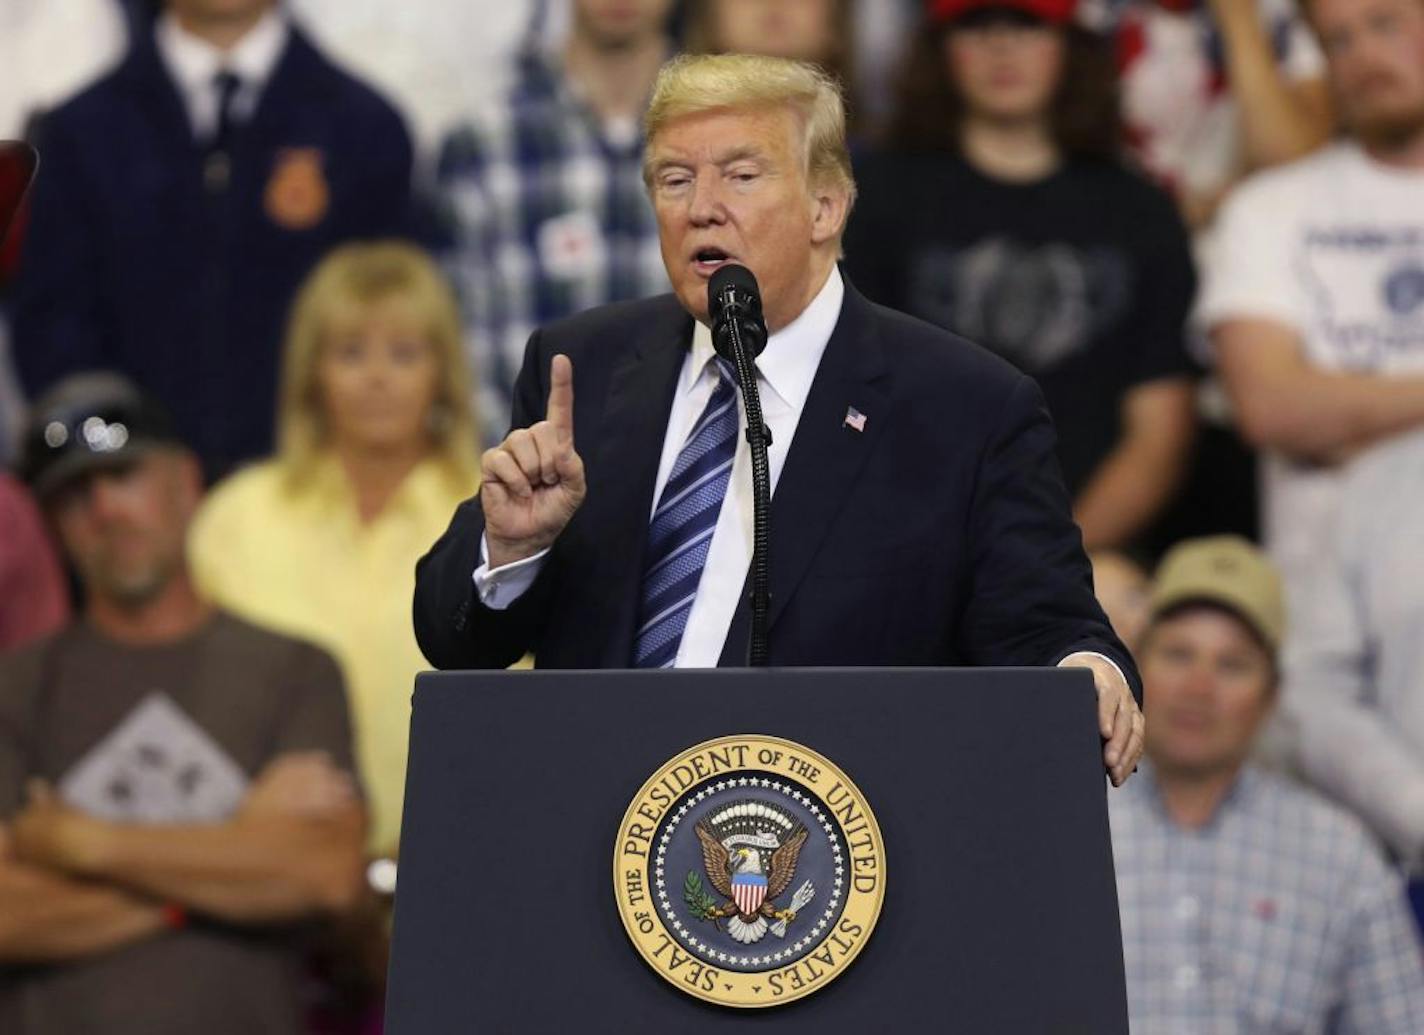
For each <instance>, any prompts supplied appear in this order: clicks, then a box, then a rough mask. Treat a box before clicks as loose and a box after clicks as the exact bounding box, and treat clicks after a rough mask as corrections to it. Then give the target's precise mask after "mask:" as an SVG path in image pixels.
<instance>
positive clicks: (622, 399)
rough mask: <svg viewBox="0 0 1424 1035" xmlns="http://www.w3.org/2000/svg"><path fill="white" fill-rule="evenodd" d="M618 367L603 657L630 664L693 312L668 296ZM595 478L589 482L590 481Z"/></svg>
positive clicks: (600, 488)
mask: <svg viewBox="0 0 1424 1035" xmlns="http://www.w3.org/2000/svg"><path fill="white" fill-rule="evenodd" d="M666 303H667V304H666V308H665V309H663V310H662V311H660V312H658V313H657V314H656V315H655V316H654V317H653V318H652V319H650V320H649V321H648V323H647V325H646V326H645V328H644V329H643V330H642V331H641V332H640V333H639V334H638V336H637V339H636V340H635V341H634V343H633V347H632V348H631V349H629V350H628V351H627V352H626V353H625V355H624V357H623V359H622V360H621V361H620V362H619V364H618V365H617V367H616V368H615V369H614V371H613V375H612V378H611V379H610V381H609V388H608V407H607V409H606V410H605V411H604V418H603V425H602V427H601V428H600V429H599V436H598V449H597V457H598V459H597V470H598V482H597V486H596V488H594V489H593V490H592V491H591V492H590V497H592V496H593V493H595V492H596V493H597V498H598V504H597V506H598V515H599V517H598V521H597V523H596V527H595V529H594V534H595V535H596V536H597V537H598V542H599V550H600V552H601V553H602V557H601V562H600V565H599V569H600V572H601V576H600V583H599V584H600V585H602V586H605V587H607V597H606V599H607V600H608V601H609V607H610V609H611V612H612V613H611V619H610V627H609V629H608V635H607V636H606V637H605V638H604V641H603V642H604V643H605V645H606V646H605V654H604V658H603V663H604V665H605V667H609V668H625V667H627V665H628V663H629V659H630V657H631V656H632V651H633V623H634V622H635V621H636V620H637V609H638V591H639V587H640V585H641V581H642V571H643V563H642V561H643V550H644V548H645V546H646V544H647V538H648V514H649V512H650V511H651V509H652V506H653V487H654V482H656V480H657V476H658V461H659V460H660V459H661V457H662V449H663V440H664V438H665V437H666V435H667V422H668V414H669V412H671V410H672V399H673V392H674V391H675V389H676V385H677V377H678V374H679V373H680V372H681V371H682V363H683V358H684V357H685V356H686V354H687V348H688V344H689V343H690V342H691V340H692V317H690V316H689V315H687V313H686V312H685V311H684V310H683V309H682V307H681V306H680V305H679V304H678V303H677V300H676V299H675V298H674V297H673V296H671V295H669V296H667V299H666ZM593 484H594V483H593V482H592V481H590V485H593Z"/></svg>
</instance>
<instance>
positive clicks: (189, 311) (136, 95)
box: [13, 0, 412, 477]
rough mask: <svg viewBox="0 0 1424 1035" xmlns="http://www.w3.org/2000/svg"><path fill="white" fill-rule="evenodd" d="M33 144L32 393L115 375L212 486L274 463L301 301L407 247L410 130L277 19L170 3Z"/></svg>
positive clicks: (42, 127) (251, 9)
mask: <svg viewBox="0 0 1424 1035" xmlns="http://www.w3.org/2000/svg"><path fill="white" fill-rule="evenodd" d="M37 141H38V146H39V150H40V152H41V163H42V166H41V167H42V172H41V173H40V175H39V178H38V179H37V180H36V183H35V189H34V194H33V210H32V214H31V222H30V225H29V232H28V235H27V237H26V240H25V246H24V249H23V251H22V254H21V257H20V266H19V270H18V274H17V279H16V282H15V301H14V326H13V330H14V336H13V337H14V343H15V359H16V364H17V366H18V368H19V373H20V376H21V380H22V382H23V384H24V387H25V389H26V391H27V392H28V393H29V394H30V395H31V396H32V397H33V396H35V395H38V394H39V393H41V392H43V391H44V390H45V389H47V388H48V387H49V386H51V385H52V384H54V383H55V382H56V381H58V380H60V379H61V378H63V377H65V376H66V375H68V374H71V373H74V372H76V371H81V370H88V369H94V368H108V369H116V370H119V371H122V372H123V373H124V374H126V375H128V376H129V377H131V378H132V379H133V380H135V381H137V382H139V383H140V384H142V385H143V386H144V387H145V388H146V389H147V390H149V391H151V392H153V393H154V394H155V395H157V396H158V397H159V398H160V399H161V400H162V401H163V402H164V404H165V405H166V406H167V407H168V408H169V410H170V411H171V412H172V413H173V415H174V419H175V421H176V422H177V424H178V426H179V428H180V430H181V431H182V432H183V434H184V437H185V438H186V439H187V440H188V441H189V442H190V443H192V444H193V446H194V448H195V449H196V450H197V452H198V453H199V455H200V456H201V457H202V459H203V462H204V466H205V467H206V468H207V473H208V475H209V476H210V477H212V476H216V475H219V474H221V473H223V472H224V471H225V470H227V469H229V468H231V467H232V466H234V465H236V464H237V463H239V462H241V461H243V460H246V459H249V458H252V457H256V456H261V455H263V454H265V453H266V452H268V451H269V450H270V449H271V446H272V428H273V427H274V424H275V422H274V416H273V415H274V410H275V400H276V393H277V357H278V356H279V354H280V352H281V339H282V334H283V330H284V326H285V322H286V313H287V307H288V304H289V303H290V301H291V298H292V295H293V293H294V292H295V290H296V288H297V286H298V285H299V284H300V282H301V280H302V278H303V277H304V276H306V274H307V272H308V271H309V270H310V269H311V267H312V266H313V265H314V264H315V263H316V261H317V260H318V259H320V258H321V256H322V255H324V254H325V253H326V252H327V251H328V250H329V249H331V248H332V247H333V246H335V245H337V244H340V243H342V242H344V241H347V240H350V239H352V238H362V237H374V236H385V235H390V234H399V233H402V232H403V231H404V230H405V228H406V225H407V216H408V209H409V203H410V175H411V161H412V159H411V145H410V140H409V137H408V135H407V133H406V130H405V127H404V125H403V124H402V122H401V120H400V117H399V116H398V115H397V114H396V112H395V110H394V109H392V108H391V107H390V105H388V104H387V103H386V102H385V101H384V100H382V99H381V98H380V97H378V96H377V95H376V94H375V93H374V92H373V91H372V90H370V89H369V88H368V87H366V86H365V85H363V84H361V83H359V82H357V81H356V80H355V79H353V78H351V77H350V76H348V75H347V74H346V73H344V72H342V71H340V70H339V69H337V68H336V67H334V66H333V65H332V64H330V63H329V62H328V61H327V60H326V59H325V58H324V57H323V56H322V55H321V54H320V53H318V52H317V50H316V49H315V48H314V47H313V46H312V45H311V43H310V42H308V40H307V38H306V36H305V35H304V34H303V33H302V32H301V30H300V29H299V28H298V27H297V26H296V25H294V24H293V23H292V22H291V21H290V20H289V19H288V17H287V15H286V14H285V13H284V11H283V10H282V8H281V7H280V6H279V5H278V4H277V2H276V0H164V3H163V11H162V13H161V14H160V16H159V17H158V19H157V21H156V23H154V24H153V25H151V26H147V27H145V28H144V30H142V31H141V32H140V33H138V34H137V35H136V37H135V41H134V44H133V46H132V48H131V50H130V52H129V54H128V56H127V57H126V59H125V60H124V61H123V63H122V64H121V65H119V67H118V68H117V69H115V70H114V71H113V72H112V73H111V74H109V75H108V76H106V77H104V78H103V79H101V80H99V81H98V82H97V83H95V84H94V85H93V86H91V87H90V88H88V89H86V90H84V91H83V92H81V93H80V94H79V95H78V96H77V97H75V98H73V99H72V100H70V101H68V102H67V103H65V104H63V105H61V106H60V107H59V108H57V109H55V111H53V112H52V113H50V114H49V115H47V116H45V117H43V118H42V119H41V121H40V124H39V129H38V136H37Z"/></svg>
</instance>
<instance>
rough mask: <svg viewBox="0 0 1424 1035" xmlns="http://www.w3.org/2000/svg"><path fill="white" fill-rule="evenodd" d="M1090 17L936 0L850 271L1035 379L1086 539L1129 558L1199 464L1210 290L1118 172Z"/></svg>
mask: <svg viewBox="0 0 1424 1035" xmlns="http://www.w3.org/2000/svg"><path fill="white" fill-rule="evenodd" d="M1074 8H1075V0H929V2H928V3H927V4H926V16H925V23H924V25H923V26H922V27H921V29H920V31H919V32H918V34H917V37H916V39H915V42H914V44H913V46H912V51H911V54H910V58H909V61H908V64H907V67H906V71H905V78H904V82H903V86H902V92H901V98H900V104H899V110H898V112H897V114H896V116H895V119H894V121H893V124H892V128H891V140H890V147H889V148H888V149H887V150H885V151H883V152H881V153H879V154H877V155H873V156H871V157H870V158H869V159H867V160H866V161H865V162H864V163H862V167H861V168H860V169H859V170H857V179H858V181H859V183H860V188H861V190H860V199H861V200H860V201H859V202H858V203H857V210H856V212H855V213H854V215H853V216H852V218H851V223H850V228H849V231H848V233H847V236H846V262H847V267H848V270H849V272H850V274H851V278H852V279H853V280H854V282H855V283H856V284H857V286H859V287H860V288H861V289H862V290H864V291H866V293H867V294H869V295H870V296H871V297H872V298H873V299H875V300H876V301H878V302H882V303H884V304H886V305H889V306H892V307H894V308H896V309H903V310H905V311H906V312H909V313H912V314H913V315H916V316H919V317H921V318H923V319H926V320H929V321H930V322H932V323H936V324H939V325H941V326H943V327H946V328H948V329H950V330H952V331H955V332H957V333H960V334H963V335H964V336H965V337H967V338H970V339H971V340H973V341H976V342H978V343H979V344H981V345H983V346H985V347H987V348H989V349H991V350H993V351H995V352H997V353H999V354H1000V355H1001V356H1003V357H1004V358H1005V359H1007V360H1009V361H1010V362H1012V363H1014V364H1015V365H1017V366H1018V367H1019V368H1020V369H1022V370H1023V371H1024V372H1026V373H1028V374H1030V375H1032V376H1033V377H1035V378H1036V379H1037V380H1038V381H1039V384H1040V386H1041V387H1042V388H1043V391H1044V395H1045V397H1046V399H1047V401H1048V406H1049V409H1050V411H1051V412H1052V414H1053V417H1054V420H1055V422H1056V424H1057V426H1058V431H1059V439H1060V449H1059V455H1060V459H1061V461H1062V464H1063V470H1064V477H1065V481H1066V482H1067V484H1068V489H1069V491H1070V492H1071V493H1072V495H1073V498H1074V512H1075V516H1076V517H1077V519H1078V523H1079V524H1080V525H1081V527H1082V529H1083V535H1084V540H1085V542H1086V544H1087V545H1088V546H1089V548H1102V547H1118V546H1124V545H1128V544H1130V543H1131V542H1132V541H1133V540H1134V538H1135V537H1136V536H1137V535H1139V534H1140V533H1141V532H1142V531H1143V530H1144V528H1145V527H1146V526H1147V525H1148V524H1149V523H1150V522H1151V521H1152V519H1153V518H1154V517H1155V516H1156V515H1157V514H1158V513H1159V512H1160V511H1161V509H1162V508H1163V506H1164V505H1165V504H1166V503H1167V502H1168V500H1169V499H1170V497H1171V495H1172V493H1173V491H1174V489H1175V487H1176V485H1177V483H1178V480H1179V479H1180V477H1181V473H1182V470H1183V467H1184V466H1185V463H1186V459H1187V454H1188V450H1189V446H1190V440H1191V435H1192V427H1193V417H1192V395H1191V392H1192V387H1191V380H1190V373H1189V371H1190V366H1189V361H1188V359H1187V356H1186V352H1185V349H1184V344H1183V338H1184V332H1183V327H1184V324H1185V321H1186V316H1187V312H1188V309H1189V306H1190V304H1191V299H1192V294H1193V290H1194V276H1193V271H1192V264H1191V257H1190V253H1189V248H1188V243H1187V235H1186V232H1185V230H1184V228H1183V227H1182V224H1181V221H1180V219H1179V217H1178V215H1177V213H1176V210H1175V208H1174V207H1173V205H1172V202H1171V200H1170V199H1169V198H1168V197H1167V196H1166V195H1165V194H1163V193H1162V192H1161V191H1159V190H1158V189H1157V188H1155V187H1153V186H1151V185H1150V184H1148V183H1147V182H1146V181H1145V180H1144V179H1142V178H1141V177H1139V176H1137V175H1136V174H1135V173H1133V172H1131V171H1129V170H1128V169H1127V168H1126V167H1125V166H1124V165H1123V163H1122V162H1121V161H1120V159H1119V157H1118V154H1119V150H1118V149H1119V136H1120V132H1119V118H1118V112H1117V98H1116V84H1115V78H1114V71H1113V57H1112V53H1111V50H1110V48H1109V46H1108V44H1107V43H1106V42H1105V41H1104V40H1102V39H1100V38H1098V37H1095V36H1093V35H1091V34H1089V33H1087V32H1086V31H1084V30H1083V29H1080V28H1078V27H1077V26H1075V25H1074V24H1073V22H1072V18H1073V15H1074Z"/></svg>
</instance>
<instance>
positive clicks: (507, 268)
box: [438, 0, 672, 441]
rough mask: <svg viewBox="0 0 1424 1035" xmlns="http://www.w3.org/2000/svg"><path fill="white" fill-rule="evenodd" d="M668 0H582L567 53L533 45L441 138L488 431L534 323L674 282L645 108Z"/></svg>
mask: <svg viewBox="0 0 1424 1035" xmlns="http://www.w3.org/2000/svg"><path fill="white" fill-rule="evenodd" d="M671 6H672V4H671V0H622V2H619V3H610V2H609V0H575V3H574V4H573V27H572V30H571V33H570V38H569V42H568V45H567V46H566V48H565V49H564V52H563V53H562V55H560V56H558V57H552V56H548V55H543V54H538V53H534V52H532V51H531V52H530V53H527V54H525V55H524V56H523V57H522V58H521V60H520V65H519V73H518V77H517V81H516V84H515V86H514V88H513V90H512V92H511V95H510V97H509V98H508V99H507V103H506V104H505V105H504V106H503V107H502V108H501V109H500V110H499V111H497V112H494V113H491V115H490V117H489V118H487V119H484V120H480V121H479V122H471V123H468V124H466V125H464V126H461V127H458V128H457V129H455V130H454V131H452V132H451V133H450V134H449V136H447V137H446V139H445V142H444V144H443V146H442V147H441V154H440V161H439V168H438V183H439V193H440V209H441V212H442V216H443V219H444V221H445V223H446V226H445V230H446V231H447V233H448V240H447V242H446V244H447V255H446V258H447V267H448V269H449V270H450V273H451V276H452V278H453V279H454V281H455V284H456V287H457V289H458V290H459V293H460V297H461V302H462V305H463V307H464V310H465V324H466V328H467V331H468V334H469V336H470V350H471V353H472V358H473V362H474V364H475V369H476V370H478V371H479V373H480V379H481V382H482V384H483V385H484V389H483V390H484V392H485V397H484V398H482V399H481V406H482V408H481V411H480V412H481V413H482V414H483V415H484V417H485V419H486V421H487V427H486V432H487V434H488V435H489V436H490V438H491V440H492V441H493V440H497V439H498V438H500V437H502V436H503V434H504V432H505V430H506V429H507V426H508V418H509V399H510V392H511V390H512V389H513V386H514V375H515V374H516V373H517V372H518V370H519V367H520V365H521V363H522V360H523V354H524V344H525V341H526V340H527V339H528V337H529V335H530V334H531V333H533V331H534V329H535V328H536V327H539V326H543V325H545V324H548V323H550V322H551V321H554V320H557V319H560V318H562V317H565V316H571V315H573V314H575V313H579V312H582V311H583V310H585V309H588V308H591V307H592V306H596V305H602V304H603V303H606V302H616V301H622V300H626V299H635V298H644V297H646V296H648V295H655V294H659V293H661V292H664V291H667V290H668V280H667V271H666V269H665V268H664V266H663V262H662V257H661V254H660V253H659V251H658V228H657V223H656V221H655V220H654V218H653V209H652V205H651V204H650V203H649V201H648V193H647V190H646V189H645V187H644V185H643V168H642V161H643V139H642V130H641V117H642V114H643V109H644V108H645V107H646V104H647V99H648V95H649V93H650V91H651V90H652V85H653V79H654V78H655V76H656V75H657V71H658V68H659V67H660V66H661V65H662V63H663V62H664V61H665V60H667V58H668V57H669V56H670V55H671V50H672V43H671V39H670V37H669V35H668V16H669V10H670V8H671Z"/></svg>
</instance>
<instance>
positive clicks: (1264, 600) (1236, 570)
mask: <svg viewBox="0 0 1424 1035" xmlns="http://www.w3.org/2000/svg"><path fill="white" fill-rule="evenodd" d="M1152 612H1153V618H1152V623H1151V625H1150V627H1149V629H1148V632H1147V634H1146V636H1145V638H1144V645H1143V647H1142V650H1141V652H1140V654H1139V659H1140V663H1141V665H1142V676H1143V683H1144V686H1145V692H1146V698H1147V701H1148V706H1149V707H1150V709H1151V715H1152V721H1151V722H1150V723H1149V724H1148V727H1147V758H1148V759H1149V762H1146V763H1144V764H1143V766H1142V770H1143V771H1142V773H1140V774H1139V776H1138V778H1137V779H1136V780H1132V781H1129V782H1128V784H1127V785H1126V786H1125V787H1124V788H1123V789H1122V790H1121V791H1119V792H1118V793H1117V794H1114V795H1111V796H1110V800H1109V803H1108V804H1109V809H1110V815H1111V819H1112V831H1113V854H1114V857H1115V860H1116V864H1117V881H1118V896H1119V900H1120V904H1121V914H1122V928H1123V954H1124V957H1125V959H1126V964H1127V988H1128V1008H1129V1013H1130V1016H1131V1021H1132V1030H1133V1031H1134V1032H1135V1033H1138V1035H1153V1033H1163V1035H1185V1033H1197V1032H1201V1033H1213V1035H1214V1033H1233V1032H1301V1033H1306V1032H1311V1033H1325V1032H1333V1033H1361V1035H1388V1033H1392V1032H1398V1033H1400V1035H1405V1033H1411V1035H1417V1033H1419V1032H1424V964H1421V958H1420V949H1419V943H1418V936H1417V934H1416V931H1415V928H1414V924H1413V921H1412V919H1411V917H1410V915H1409V912H1408V909H1407V906H1406V903H1405V899H1404V897H1403V891H1402V883H1401V880H1400V879H1399V878H1398V876H1397V875H1396V874H1395V873H1393V872H1391V870H1390V869H1389V867H1388V866H1387V865H1386V863H1385V861H1384V858H1383V856H1382V855H1381V852H1380V849H1379V848H1378V846H1377V845H1376V844H1375V843H1374V842H1373V841H1372V840H1371V839H1370V838H1369V836H1368V835H1367V834H1366V832H1365V829H1364V827H1363V826H1362V825H1361V824H1360V822H1359V821H1358V820H1356V819H1355V818H1354V817H1353V816H1352V815H1349V814H1347V813H1345V812H1342V811H1340V810H1339V809H1337V808H1335V807H1334V806H1333V805H1330V804H1328V803H1326V802H1325V801H1324V800H1323V799H1321V798H1317V797H1315V796H1314V795H1313V794H1311V793H1310V792H1308V791H1305V790H1303V789H1301V788H1298V787H1296V786H1295V785H1293V784H1290V783H1287V782H1285V781H1284V780H1282V779H1280V778H1278V777H1276V776H1274V775H1272V774H1269V773H1266V772H1264V771H1260V770H1257V769H1255V768H1253V767H1252V766H1250V765H1248V764H1246V759H1247V756H1248V754H1249V753H1250V750H1251V746H1252V741H1253V740H1254V738H1255V736H1256V733H1257V731H1258V730H1259V729H1260V728H1261V724H1262V722H1263V721H1264V719H1265V718H1266V717H1267V715H1268V714H1269V712H1270V709H1271V706H1272V704H1273V703H1274V699H1275V691H1276V651H1277V648H1278V646H1279V644H1280V640H1281V634H1282V632H1283V627H1284V607H1283V604H1282V601H1281V590H1280V582H1279V578H1278V576H1277V574H1276V572H1275V571H1274V569H1273V568H1272V567H1271V565H1270V563H1269V562H1268V561H1267V560H1266V559H1265V558H1264V557H1263V556H1262V555H1261V554H1260V553H1259V552H1258V551H1256V550H1255V549H1254V548H1253V547H1251V546H1250V545H1249V544H1247V543H1246V542H1245V541H1244V540H1241V539H1236V538H1232V537H1221V538H1216V539H1204V540H1196V541H1192V542H1188V543H1184V544H1182V545H1180V546H1178V547H1177V548H1176V549H1175V550H1173V551H1172V552H1171V553H1169V554H1168V555H1167V557H1166V559H1165V560H1164V561H1163V565H1162V569H1161V571H1160V573H1159V575H1158V578H1157V580H1156V583H1155V585H1154V587H1153V594H1152Z"/></svg>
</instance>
